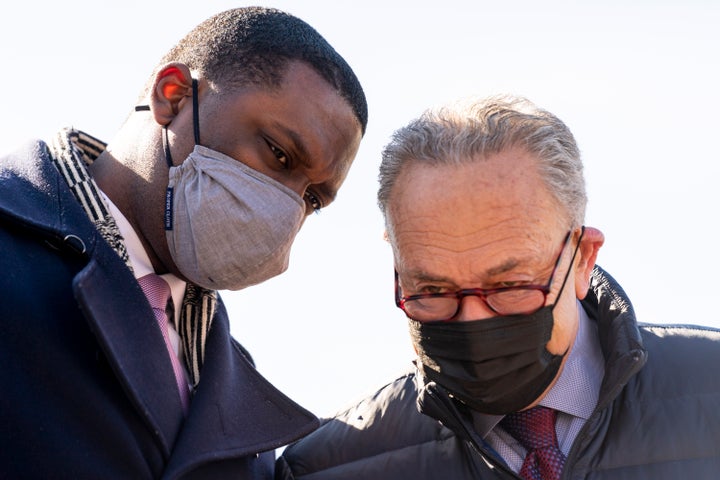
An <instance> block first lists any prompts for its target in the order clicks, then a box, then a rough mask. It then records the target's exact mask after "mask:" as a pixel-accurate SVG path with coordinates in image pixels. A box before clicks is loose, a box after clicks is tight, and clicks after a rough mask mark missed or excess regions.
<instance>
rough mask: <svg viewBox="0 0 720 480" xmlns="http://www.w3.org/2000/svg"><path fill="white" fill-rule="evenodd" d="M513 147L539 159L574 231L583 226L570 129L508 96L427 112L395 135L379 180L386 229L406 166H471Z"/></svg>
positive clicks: (583, 198)
mask: <svg viewBox="0 0 720 480" xmlns="http://www.w3.org/2000/svg"><path fill="white" fill-rule="evenodd" d="M513 147H521V148H524V149H525V150H526V151H527V152H528V153H530V154H532V155H534V156H535V157H537V159H538V162H539V164H538V168H539V172H540V174H541V176H542V178H543V179H544V181H545V183H546V185H547V187H548V190H549V191H550V192H551V194H552V195H554V196H555V199H556V200H557V202H558V204H559V205H560V206H561V207H562V208H564V209H565V210H566V212H567V214H568V219H569V220H570V221H571V222H572V223H573V226H580V225H582V223H583V221H584V218H585V206H586V204H587V195H586V193H585V181H584V178H583V165H582V160H581V159H580V150H579V149H578V146H577V144H576V143H575V138H574V137H573V135H572V133H571V132H570V129H568V127H567V126H566V125H565V124H564V123H563V122H562V121H561V120H560V119H559V118H557V117H556V116H555V115H553V114H551V113H550V112H547V111H545V110H542V109H540V108H538V107H537V106H536V105H534V104H533V103H532V102H530V101H529V100H527V99H525V98H522V97H515V96H507V95H503V96H494V97H489V98H486V99H482V100H479V101H477V100H476V101H470V102H464V103H456V104H453V105H449V106H445V107H440V108H438V109H430V110H427V111H426V112H425V113H423V114H422V115H421V116H420V117H419V118H417V119H415V120H413V121H412V122H410V123H409V124H408V125H407V126H405V127H403V128H401V129H399V130H397V131H396V132H395V133H394V134H393V136H392V139H391V140H390V143H389V144H388V145H387V146H386V147H385V149H384V150H383V153H382V163H381V164H380V175H379V181H380V188H379V191H378V205H379V206H380V210H382V212H383V215H384V217H385V223H386V226H388V225H387V212H388V200H389V197H390V194H391V193H392V189H393V186H394V185H395V181H396V180H397V177H398V175H399V174H400V172H401V170H402V168H403V166H404V165H406V164H412V163H417V164H425V165H453V164H465V163H471V162H474V161H477V160H481V159H483V158H485V157H487V156H488V155H491V154H496V153H500V152H503V151H505V150H507V149H509V148H513Z"/></svg>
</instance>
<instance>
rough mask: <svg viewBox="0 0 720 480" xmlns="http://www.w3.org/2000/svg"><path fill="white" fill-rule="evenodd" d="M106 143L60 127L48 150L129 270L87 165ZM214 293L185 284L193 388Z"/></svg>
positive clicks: (184, 331)
mask: <svg viewBox="0 0 720 480" xmlns="http://www.w3.org/2000/svg"><path fill="white" fill-rule="evenodd" d="M106 147H107V144H105V143H104V142H102V141H100V140H98V139H97V138H94V137H92V136H90V135H88V134H86V133H84V132H82V131H80V130H74V129H64V130H62V131H60V132H59V133H58V134H57V135H56V136H55V138H54V139H53V140H52V141H51V144H50V151H51V153H52V157H53V161H54V162H55V166H56V167H57V169H58V170H59V171H60V173H61V175H62V176H63V178H64V179H65V181H66V182H67V184H68V186H69V187H70V190H72V192H73V194H74V195H75V198H77V200H78V202H79V203H80V205H81V206H82V207H83V209H84V210H85V213H87V215H88V217H89V218H90V221H92V222H93V224H94V225H95V227H96V228H97V230H98V232H99V233H100V235H101V236H102V237H103V238H104V239H105V241H106V242H107V243H108V244H109V245H110V246H111V247H112V248H113V250H115V252H116V253H117V254H118V256H119V257H120V258H121V259H122V260H123V261H124V262H125V265H127V267H128V269H130V271H132V265H131V263H130V258H129V256H128V253H127V249H126V248H125V242H124V240H123V238H122V235H120V230H119V229H118V227H117V224H116V223H115V220H114V219H113V217H112V215H111V214H110V211H109V209H108V208H107V205H105V202H104V201H103V200H102V197H101V196H100V193H99V189H98V186H97V184H96V183H95V181H94V180H93V179H92V177H91V176H90V173H89V172H88V170H87V166H88V165H90V164H92V163H93V162H94V161H95V160H96V159H97V157H98V156H99V155H100V154H101V153H102V152H103V151H104V150H105V148H106ZM216 302H217V292H215V291H214V290H207V289H205V288H202V287H199V286H197V285H193V284H191V283H188V284H187V287H186V288H185V297H184V298H183V302H182V309H181V312H180V325H179V326H178V327H179V328H178V334H179V335H180V339H181V341H182V345H183V350H184V353H185V355H184V357H185V366H186V367H187V370H188V372H189V373H190V381H191V383H192V386H193V390H194V389H195V388H196V387H197V385H198V382H200V370H201V369H202V364H203V361H204V359H205V340H206V339H207V334H208V332H209V330H210V325H211V323H212V319H213V315H214V314H215V305H216Z"/></svg>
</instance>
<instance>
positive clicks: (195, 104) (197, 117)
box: [135, 78, 200, 168]
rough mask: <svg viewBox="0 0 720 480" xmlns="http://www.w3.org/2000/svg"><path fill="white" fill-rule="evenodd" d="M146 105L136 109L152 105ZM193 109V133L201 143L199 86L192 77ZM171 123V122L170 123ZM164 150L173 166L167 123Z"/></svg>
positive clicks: (164, 132)
mask: <svg viewBox="0 0 720 480" xmlns="http://www.w3.org/2000/svg"><path fill="white" fill-rule="evenodd" d="M145 107H147V106H145V105H138V106H137V107H135V110H136V111H140V110H150V107H147V108H145ZM192 109H193V135H194V137H195V145H200V115H199V113H198V112H199V110H200V109H199V106H198V86H197V80H196V79H194V78H193V79H192ZM168 125H169V124H168ZM162 140H163V150H164V151H165V161H167V165H168V168H172V166H173V161H172V154H171V153H170V141H169V140H168V131H167V125H163V135H162Z"/></svg>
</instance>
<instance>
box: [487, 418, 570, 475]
mask: <svg viewBox="0 0 720 480" xmlns="http://www.w3.org/2000/svg"><path fill="white" fill-rule="evenodd" d="M556 418H557V410H554V409H552V408H547V407H542V406H537V407H534V408H531V409H529V410H524V411H522V412H516V413H512V414H510V415H507V416H506V417H505V418H503V420H502V422H500V425H501V426H502V427H503V428H504V429H505V431H507V432H508V433H509V434H510V435H512V436H513V437H515V438H516V439H517V440H518V441H519V442H520V444H521V445H522V446H523V447H525V449H526V450H527V454H526V455H525V461H524V462H523V464H522V468H521V469H520V476H521V477H522V478H524V479H525V480H558V479H559V478H560V474H561V473H562V470H563V466H564V465H565V455H563V453H562V452H561V451H560V448H559V447H558V441H557V435H556V434H555V419H556Z"/></svg>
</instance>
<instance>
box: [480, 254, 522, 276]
mask: <svg viewBox="0 0 720 480" xmlns="http://www.w3.org/2000/svg"><path fill="white" fill-rule="evenodd" d="M518 265H520V261H519V260H518V259H517V258H508V259H507V260H505V261H504V262H503V263H501V264H500V265H497V266H495V267H492V268H490V269H488V271H487V274H488V276H491V277H492V276H495V275H501V274H503V273H507V272H509V271H511V270H512V269H514V268H517V266H518Z"/></svg>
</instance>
